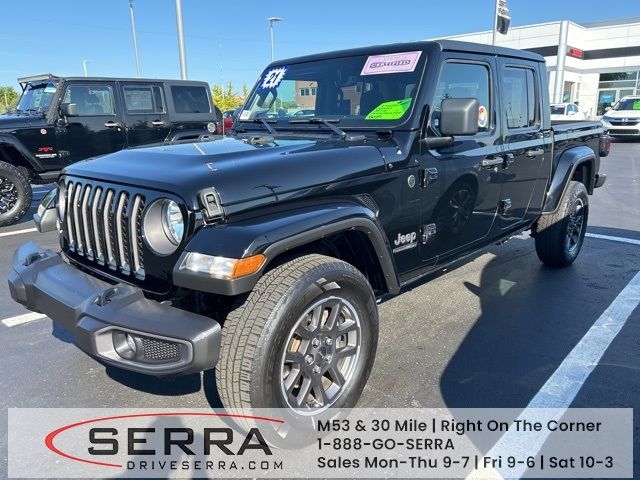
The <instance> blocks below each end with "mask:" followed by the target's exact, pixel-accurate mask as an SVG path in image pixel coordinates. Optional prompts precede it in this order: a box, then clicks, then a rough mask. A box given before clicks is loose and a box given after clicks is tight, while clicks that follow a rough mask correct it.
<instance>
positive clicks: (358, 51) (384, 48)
mask: <svg viewBox="0 0 640 480" xmlns="http://www.w3.org/2000/svg"><path fill="white" fill-rule="evenodd" d="M433 47H435V48H439V49H440V50H441V51H450V52H469V53H484V54H488V55H496V56H503V57H511V58H522V59H525V60H533V61H535V62H544V61H545V60H544V57H542V56H541V55H538V54H537V53H533V52H529V51H526V50H517V49H515V48H506V47H496V46H493V45H486V44H482V43H471V42H460V41H457V40H428V41H419V42H408V43H390V44H386V45H372V46H370V47H360V48H351V49H348V50H337V51H333V52H325V53H316V54H312V55H306V56H303V57H294V58H287V59H283V60H276V61H274V62H272V63H271V65H286V64H288V63H301V62H311V61H317V60H325V59H328V58H335V57H350V56H356V55H375V54H380V53H395V52H398V53H399V52H407V51H413V50H425V49H427V48H433Z"/></svg>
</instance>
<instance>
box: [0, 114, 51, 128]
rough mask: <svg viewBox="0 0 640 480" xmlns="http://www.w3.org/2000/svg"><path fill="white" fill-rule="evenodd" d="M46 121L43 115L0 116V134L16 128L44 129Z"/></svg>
mask: <svg viewBox="0 0 640 480" xmlns="http://www.w3.org/2000/svg"><path fill="white" fill-rule="evenodd" d="M46 125H47V119H46V118H45V117H44V116H43V115H24V114H17V113H9V114H6V115H0V132H1V131H3V130H15V129H16V128H28V127H44V126H46Z"/></svg>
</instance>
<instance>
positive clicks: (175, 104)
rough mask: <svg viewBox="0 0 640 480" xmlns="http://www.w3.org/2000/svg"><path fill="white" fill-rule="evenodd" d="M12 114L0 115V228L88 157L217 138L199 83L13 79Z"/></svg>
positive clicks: (209, 106) (203, 87) (42, 77)
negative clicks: (40, 188)
mask: <svg viewBox="0 0 640 480" xmlns="http://www.w3.org/2000/svg"><path fill="white" fill-rule="evenodd" d="M18 82H19V83H20V85H21V87H22V96H21V98H20V101H19V103H18V106H17V108H16V110H15V111H14V112H12V113H10V114H7V115H2V116H0V226H5V225H11V224H12V223H15V222H17V221H19V220H20V219H21V218H22V217H23V216H24V214H25V213H26V212H27V210H28V209H29V207H30V206H31V183H50V182H52V181H55V180H56V179H57V178H58V175H59V173H60V171H61V170H62V169H63V168H64V167H65V166H67V165H69V164H71V163H74V162H77V161H78V160H84V159H86V158H90V157H96V156H99V155H104V154H106V153H112V152H115V151H117V150H122V149H123V148H127V147H138V146H141V145H150V144H158V143H166V142H172V141H179V140H185V139H197V138H198V137H199V136H200V135H202V134H203V133H207V132H213V131H215V122H217V121H220V120H221V119H219V118H217V117H216V114H215V111H214V109H213V108H212V103H211V93H210V91H209V86H208V85H207V84H206V83H204V82H191V81H179V80H150V79H140V78H136V79H124V78H93V77H78V78H75V77H68V78H62V77H56V76H53V75H51V74H47V75H38V76H34V77H28V78H21V79H18Z"/></svg>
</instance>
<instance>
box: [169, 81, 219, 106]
mask: <svg viewBox="0 0 640 480" xmlns="http://www.w3.org/2000/svg"><path fill="white" fill-rule="evenodd" d="M171 96H172V97H173V104H174V106H175V109H176V113H209V112H211V108H210V107H209V98H208V97H207V89H206V88H204V87H196V86H183V85H173V86H172V87H171Z"/></svg>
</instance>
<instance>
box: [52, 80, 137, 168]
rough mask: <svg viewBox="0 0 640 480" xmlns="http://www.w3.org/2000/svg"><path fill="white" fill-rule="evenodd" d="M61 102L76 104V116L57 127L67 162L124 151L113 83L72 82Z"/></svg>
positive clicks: (123, 140)
mask: <svg viewBox="0 0 640 480" xmlns="http://www.w3.org/2000/svg"><path fill="white" fill-rule="evenodd" d="M64 88H65V90H64V92H63V94H62V102H61V103H75V104H76V108H77V113H78V114H77V116H74V117H67V123H66V124H65V125H64V126H63V127H61V128H60V129H59V130H58V133H59V135H60V138H59V143H60V150H61V153H62V151H64V158H65V159H67V163H73V162H77V161H79V160H84V159H85V158H91V157H95V156H98V155H104V154H106V153H111V152H115V151H117V150H121V149H122V148H124V146H125V143H124V142H125V139H124V129H123V128H122V119H121V117H120V115H119V112H118V109H117V105H116V97H115V95H114V91H115V83H114V82H70V83H67V84H66V85H65V87H64Z"/></svg>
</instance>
